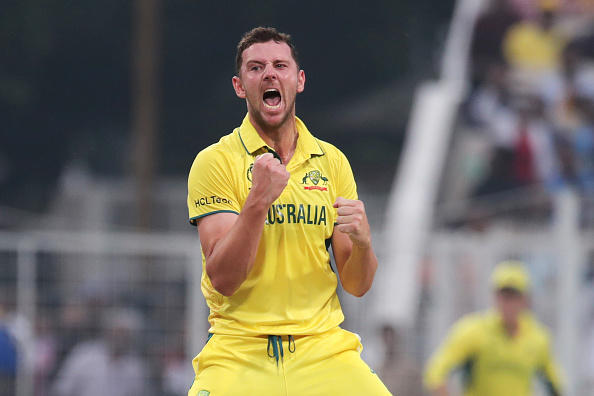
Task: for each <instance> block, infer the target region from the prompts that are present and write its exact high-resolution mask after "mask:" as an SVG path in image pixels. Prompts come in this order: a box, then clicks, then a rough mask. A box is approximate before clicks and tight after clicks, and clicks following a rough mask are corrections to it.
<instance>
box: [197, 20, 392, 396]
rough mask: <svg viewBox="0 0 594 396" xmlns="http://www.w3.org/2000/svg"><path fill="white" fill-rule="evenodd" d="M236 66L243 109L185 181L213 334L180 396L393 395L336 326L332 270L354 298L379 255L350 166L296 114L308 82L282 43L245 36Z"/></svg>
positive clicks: (267, 35) (276, 37)
mask: <svg viewBox="0 0 594 396" xmlns="http://www.w3.org/2000/svg"><path fill="white" fill-rule="evenodd" d="M236 69H237V70H236V72H237V75H236V76H235V77H233V80H232V82H233V87H234V89H235V92H236V94H237V96H238V97H240V98H242V99H245V100H246V103H247V109H248V114H247V116H246V117H245V119H244V120H243V122H242V124H241V126H240V127H239V128H237V129H235V130H234V131H233V132H232V133H231V134H229V135H227V136H224V137H223V138H221V140H220V141H219V142H218V143H216V144H214V145H212V146H210V147H208V148H206V149H204V150H203V151H201V152H200V153H199V154H198V156H197V157H196V160H195V161H194V164H193V165H192V168H191V170H190V175H189V178H188V209H189V216H190V222H191V223H192V224H195V225H197V226H198V232H199V236H200V244H201V247H202V256H203V273H202V282H201V288H202V292H203V294H204V296H205V299H206V302H207V304H208V306H209V308H210V315H209V322H210V325H211V327H210V330H209V333H210V336H209V341H208V342H207V344H206V345H205V346H204V348H203V350H202V351H201V352H200V354H199V355H198V356H197V357H196V358H195V359H194V361H193V365H194V370H195V372H196V376H195V380H194V383H193V385H192V387H191V389H190V391H189V393H188V395H189V396H197V395H198V396H206V395H211V396H218V395H264V394H265V395H272V396H275V395H311V396H315V395H334V394H340V395H361V394H364V395H389V394H390V393H389V392H388V390H387V389H386V387H385V386H384V385H383V384H382V382H381V381H380V379H379V378H378V377H377V375H376V374H375V373H374V372H373V371H372V370H371V369H370V368H369V367H368V366H367V365H366V364H365V363H364V362H363V360H362V359H361V356H360V353H361V349H362V346H361V343H360V340H359V338H358V336H357V335H355V334H353V333H350V332H348V331H345V330H343V329H341V328H340V327H339V325H340V323H341V322H342V321H343V319H344V316H343V313H342V310H341V307H340V303H339V301H338V298H337V295H336V287H337V284H338V279H337V275H338V277H339V278H340V281H341V283H342V286H343V288H344V289H345V290H346V291H347V292H348V293H350V294H352V295H355V296H363V295H364V294H365V293H366V292H367V291H368V290H369V289H370V288H371V285H372V282H373V278H374V276H375V271H376V269H377V258H376V256H375V254H374V252H373V248H372V245H371V233H370V229H369V224H368V221H367V216H366V214H365V207H364V205H363V203H362V202H361V201H359V200H358V199H357V191H356V185H355V181H354V178H353V174H352V171H351V168H350V165H349V163H348V161H347V159H346V157H345V156H344V155H343V154H342V153H341V152H340V151H339V150H338V149H337V148H336V147H334V146H332V145H331V144H329V143H326V142H323V141H320V140H318V139H316V138H315V137H313V135H312V134H311V133H310V132H309V131H308V129H307V128H306V126H305V125H304V124H303V122H301V120H299V119H298V118H297V117H296V116H295V99H296V96H297V93H299V92H302V91H303V89H304V86H305V73H304V72H303V70H300V69H299V63H298V59H297V53H296V51H295V48H294V46H293V44H292V43H291V41H290V36H288V35H286V34H282V33H279V32H277V31H276V30H275V29H272V28H262V27H260V28H256V29H253V30H252V31H250V32H248V33H246V35H245V36H244V37H243V38H242V40H241V41H240V43H239V45H238V48H237V56H236ZM329 245H332V251H333V253H334V258H335V262H336V269H337V273H338V274H335V273H334V271H333V270H332V268H331V266H330V256H329V253H328V247H329Z"/></svg>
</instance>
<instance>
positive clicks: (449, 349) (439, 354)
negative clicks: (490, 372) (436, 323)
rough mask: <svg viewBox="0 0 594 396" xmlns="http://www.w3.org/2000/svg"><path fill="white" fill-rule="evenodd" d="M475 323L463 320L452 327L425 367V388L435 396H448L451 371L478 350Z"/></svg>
mask: <svg viewBox="0 0 594 396" xmlns="http://www.w3.org/2000/svg"><path fill="white" fill-rule="evenodd" d="M474 328H475V321H474V320H468V319H467V318H464V319H461V320H459V321H458V322H456V323H455V324H454V326H452V328H451V329H450V332H449V334H448V336H447V337H446V339H445V340H444V341H443V343H442V344H441V345H440V347H439V348H438V349H437V350H436V351H435V352H434V353H433V355H432V356H431V358H430V359H429V361H428V362H427V365H426V367H425V375H424V383H425V387H426V388H427V389H428V390H430V391H431V394H432V395H435V396H448V395H449V394H450V393H449V391H448V386H447V381H448V376H449V374H450V373H451V371H452V370H453V369H454V368H456V367H459V366H460V365H462V364H463V363H464V362H465V361H467V360H468V359H469V358H470V357H471V356H472V355H473V354H474V353H475V350H476V346H477V337H476V335H477V333H476V331H473V330H474Z"/></svg>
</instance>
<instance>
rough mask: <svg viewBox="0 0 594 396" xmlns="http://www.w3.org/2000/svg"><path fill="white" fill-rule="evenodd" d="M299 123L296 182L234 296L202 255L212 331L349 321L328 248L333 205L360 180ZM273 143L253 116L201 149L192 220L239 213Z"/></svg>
mask: <svg viewBox="0 0 594 396" xmlns="http://www.w3.org/2000/svg"><path fill="white" fill-rule="evenodd" d="M296 122H297V132H298V133H299V137H298V140H297V147H296V149H295V154H294V155H293V157H292V158H291V160H290V162H289V164H286V166H287V171H289V172H290V174H291V177H290V180H289V183H288V185H287V187H286V188H285V189H284V191H283V192H282V194H281V195H280V197H279V198H278V199H277V200H276V201H275V202H274V204H273V205H272V206H271V207H270V209H269V211H268V215H267V218H266V221H265V226H264V230H263V232H262V237H261V239H260V244H259V246H258V252H257V255H256V262H255V264H254V267H253V269H252V270H251V272H250V274H249V276H248V278H247V279H246V280H245V281H244V282H243V284H242V285H241V286H240V287H239V289H238V290H237V291H236V292H235V293H234V294H233V295H232V296H230V297H225V296H223V295H221V294H220V293H218V292H217V291H216V290H215V289H214V288H213V287H212V284H211V283H210V280H209V278H208V276H207V274H206V270H205V260H204V254H203V259H202V285H201V286H202V292H203V294H204V296H205V298H206V302H207V304H208V306H209V308H210V316H209V321H210V324H211V329H210V332H212V333H218V334H242V335H261V334H276V335H283V334H291V335H308V334H319V333H321V332H324V331H326V330H329V329H331V328H333V327H335V326H337V325H338V324H340V323H341V322H342V321H343V320H344V316H343V313H342V309H341V307H340V303H339V301H338V297H337V295H336V286H337V277H336V274H335V273H334V272H333V270H332V268H331V266H330V256H329V253H328V250H327V247H328V244H329V243H330V238H331V236H332V233H333V231H334V224H335V220H336V210H335V209H334V208H333V204H334V202H335V200H336V198H337V197H339V196H342V197H344V198H347V199H357V191H356V186H355V181H354V178H353V174H352V170H351V167H350V165H349V163H348V161H347V159H346V157H345V156H344V154H342V153H341V152H340V151H339V150H338V149H337V148H336V147H334V146H332V145H331V144H329V143H326V142H323V141H320V140H318V139H316V138H314V137H313V136H312V135H311V133H310V132H309V131H308V130H307V128H306V127H305V125H304V124H303V123H302V122H301V121H300V120H299V119H296ZM270 150H271V149H270V148H269V147H267V146H266V144H265V143H264V141H263V140H262V139H261V138H260V136H259V135H258V133H257V132H256V130H255V129H254V127H253V126H252V125H251V124H250V122H249V119H248V117H247V116H246V117H245V119H244V120H243V123H242V124H241V126H240V127H239V128H237V129H235V130H234V131H233V132H232V133H231V134H229V135H227V136H224V137H223V138H222V139H221V140H220V141H219V142H218V143H216V144H214V145H212V146H210V147H207V148H206V149H204V150H203V151H201V152H200V153H199V154H198V155H197V157H196V159H195V161H194V163H193V165H192V168H191V170H190V175H189V178H188V210H189V215H190V222H192V223H193V224H195V220H196V219H197V218H199V217H202V216H208V215H211V214H215V213H218V212H233V213H239V212H240V211H241V208H242V207H243V205H244V203H245V200H246V198H247V196H248V193H249V191H250V187H251V180H252V177H251V176H252V173H251V172H252V167H253V164H254V159H255V157H256V155H259V154H263V153H265V152H267V151H270ZM237 248H238V249H241V247H240V246H238V247H237Z"/></svg>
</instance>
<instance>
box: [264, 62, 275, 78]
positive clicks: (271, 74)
mask: <svg viewBox="0 0 594 396" xmlns="http://www.w3.org/2000/svg"><path fill="white" fill-rule="evenodd" d="M264 78H265V79H266V80H274V79H276V69H275V68H274V65H266V69H265V70H264Z"/></svg>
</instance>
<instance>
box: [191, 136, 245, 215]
mask: <svg viewBox="0 0 594 396" xmlns="http://www.w3.org/2000/svg"><path fill="white" fill-rule="evenodd" d="M232 171H233V168H232V166H231V164H230V163H229V161H228V159H227V158H226V157H225V155H224V153H222V152H220V151H219V150H217V149H215V148H213V147H212V146H211V147H209V148H207V149H205V150H203V151H201V152H200V153H199V154H198V155H197V156H196V159H195V160H194V163H193V164H192V168H191V169H190V174H189V176H188V213H189V218H190V224H192V225H196V219H198V218H200V217H204V216H208V215H211V214H215V213H221V212H228V213H237V214H239V211H240V210H241V208H240V206H239V202H238V199H237V192H236V189H235V188H234V185H235V183H234V181H233V180H234V178H233V174H232Z"/></svg>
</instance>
